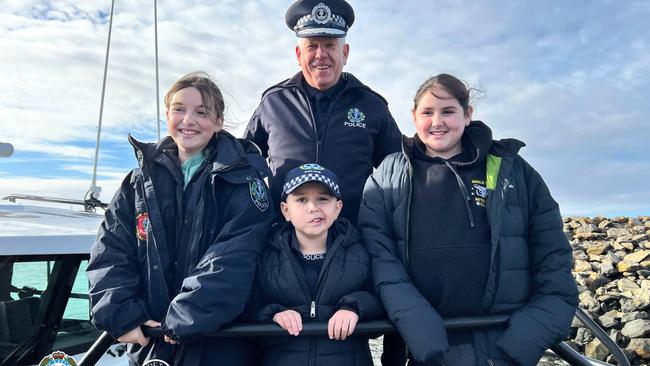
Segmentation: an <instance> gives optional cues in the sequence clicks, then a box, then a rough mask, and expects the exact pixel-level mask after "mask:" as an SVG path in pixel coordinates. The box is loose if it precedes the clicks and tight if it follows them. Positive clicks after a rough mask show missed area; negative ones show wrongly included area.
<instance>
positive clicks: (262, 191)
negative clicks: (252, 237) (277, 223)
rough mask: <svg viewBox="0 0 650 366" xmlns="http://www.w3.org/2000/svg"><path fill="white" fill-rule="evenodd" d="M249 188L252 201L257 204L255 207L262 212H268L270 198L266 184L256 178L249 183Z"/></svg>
mask: <svg viewBox="0 0 650 366" xmlns="http://www.w3.org/2000/svg"><path fill="white" fill-rule="evenodd" d="M248 188H249V190H250V193H251V200H252V201H253V203H254V204H255V207H257V209H258V210H260V211H261V212H264V211H266V209H268V208H269V197H268V195H267V194H266V187H265V186H264V182H262V181H261V180H260V179H257V178H255V179H253V180H251V181H250V182H248Z"/></svg>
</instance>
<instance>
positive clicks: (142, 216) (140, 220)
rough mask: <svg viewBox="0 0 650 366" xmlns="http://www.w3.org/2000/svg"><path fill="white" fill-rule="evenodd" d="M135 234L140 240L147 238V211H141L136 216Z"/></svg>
mask: <svg viewBox="0 0 650 366" xmlns="http://www.w3.org/2000/svg"><path fill="white" fill-rule="evenodd" d="M135 219H136V222H137V226H136V235H137V236H138V239H140V240H147V233H148V232H149V213H148V212H142V213H139V214H138V216H136V218H135Z"/></svg>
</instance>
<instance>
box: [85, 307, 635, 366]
mask: <svg viewBox="0 0 650 366" xmlns="http://www.w3.org/2000/svg"><path fill="white" fill-rule="evenodd" d="M576 316H577V317H578V319H579V320H580V321H581V322H582V323H584V324H585V326H586V327H587V328H588V329H589V330H590V331H592V332H593V333H594V335H595V336H596V337H597V338H598V339H600V340H601V342H603V344H604V345H605V346H606V347H607V348H608V349H609V350H610V351H611V353H612V355H613V356H614V358H615V359H616V361H617V362H618V364H619V365H620V366H630V362H629V361H628V359H627V357H625V354H624V353H623V351H622V350H621V349H620V348H619V347H618V345H617V344H616V343H615V342H614V341H612V340H611V339H610V338H609V337H608V336H607V333H605V332H604V331H603V330H602V329H601V328H600V326H599V325H598V324H597V323H596V322H594V321H593V320H592V319H591V318H590V317H589V315H587V314H586V313H585V312H584V311H583V310H582V309H580V308H578V310H577V311H576ZM508 319H509V317H508V316H507V315H492V316H485V317H473V318H453V319H444V325H445V328H446V329H447V330H458V329H470V328H481V327H492V326H504V325H505V324H507V322H508ZM142 331H143V333H144V335H145V336H147V337H161V336H162V335H163V332H162V329H161V328H159V327H156V328H149V327H142ZM396 332H397V330H396V329H395V326H394V325H393V324H392V323H390V322H389V321H387V320H377V321H371V322H363V323H359V324H357V326H356V328H355V331H354V334H353V336H354V335H357V336H364V335H365V336H368V335H379V334H390V333H396ZM288 335H289V334H288V333H287V332H286V331H285V330H284V329H282V328H281V327H280V326H279V325H277V324H275V323H272V324H232V325H227V326H224V327H223V328H221V329H220V330H219V331H217V332H214V333H212V334H209V335H206V337H228V338H247V337H248V338H250V337H278V336H288ZM300 335H301V336H314V335H327V323H305V324H303V329H302V331H301V332H300ZM114 341H115V340H114V339H113V338H112V337H111V336H110V335H109V334H108V333H107V332H104V333H103V334H102V335H101V336H100V337H99V338H98V339H97V341H96V342H95V344H93V346H92V347H91V348H90V349H89V350H88V352H87V353H86V354H85V355H84V357H83V358H82V359H81V361H80V362H79V363H78V365H79V366H92V365H95V363H96V362H97V361H98V360H99V359H100V358H101V356H102V355H103V354H104V353H105V352H106V350H107V349H108V347H110V345H111V344H113V343H114ZM551 350H552V351H553V352H554V353H555V354H556V355H557V356H559V357H560V358H562V359H563V360H564V361H566V362H568V363H569V364H570V365H572V366H593V365H594V364H595V360H591V359H589V358H588V357H586V356H584V355H582V354H580V353H579V352H577V351H576V350H574V349H573V348H571V346H569V345H568V344H567V343H565V342H560V343H558V344H556V345H554V346H552V347H551ZM597 364H604V363H601V362H598V363H597ZM605 365H606V364H605Z"/></svg>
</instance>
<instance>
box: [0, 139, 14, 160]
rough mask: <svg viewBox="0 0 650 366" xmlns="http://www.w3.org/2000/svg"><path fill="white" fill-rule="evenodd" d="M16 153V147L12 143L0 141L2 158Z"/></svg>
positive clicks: (0, 155)
mask: <svg viewBox="0 0 650 366" xmlns="http://www.w3.org/2000/svg"><path fill="white" fill-rule="evenodd" d="M13 153H14V147H13V145H11V144H10V143H7V142H0V158H8V157H10V156H11V155H13Z"/></svg>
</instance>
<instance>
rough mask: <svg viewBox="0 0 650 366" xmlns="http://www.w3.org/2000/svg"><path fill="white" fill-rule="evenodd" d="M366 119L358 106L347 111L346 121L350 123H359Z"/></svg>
mask: <svg viewBox="0 0 650 366" xmlns="http://www.w3.org/2000/svg"><path fill="white" fill-rule="evenodd" d="M365 119H366V115H365V114H363V112H361V111H360V110H359V108H350V110H349V111H348V121H350V123H361V122H363V121H364V120H365Z"/></svg>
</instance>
